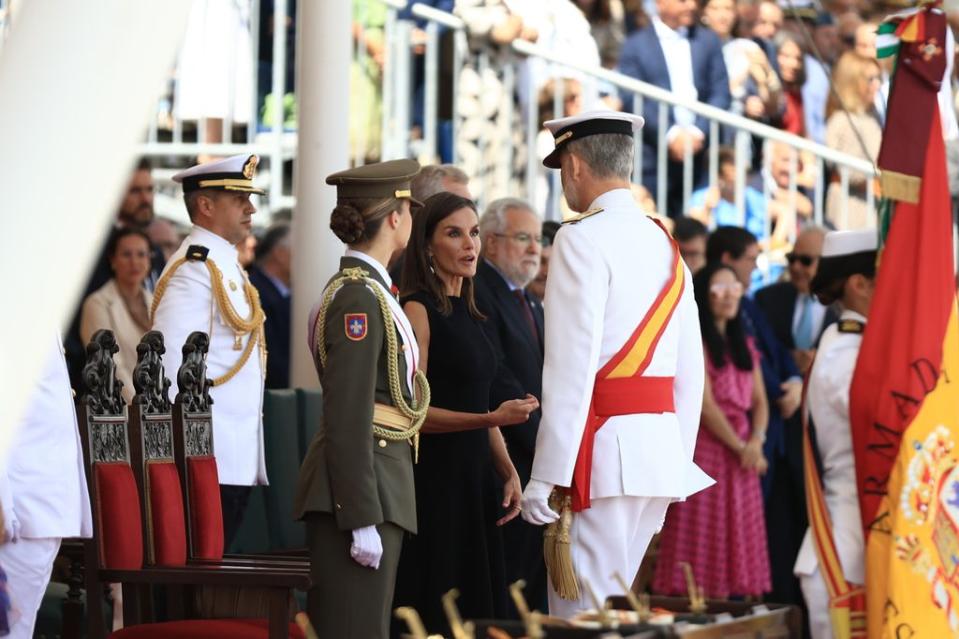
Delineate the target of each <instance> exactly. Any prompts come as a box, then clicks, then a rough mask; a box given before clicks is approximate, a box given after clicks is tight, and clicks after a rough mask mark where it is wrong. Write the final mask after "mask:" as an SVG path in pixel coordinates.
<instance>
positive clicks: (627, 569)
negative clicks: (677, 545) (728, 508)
mask: <svg viewBox="0 0 959 639" xmlns="http://www.w3.org/2000/svg"><path fill="white" fill-rule="evenodd" d="M670 501H671V499H669V498H668V497H628V496H623V497H605V498H602V499H594V500H592V505H591V506H590V507H589V508H588V509H586V510H584V511H582V512H578V513H576V514H575V516H574V517H573V524H572V527H571V528H570V542H571V543H572V557H573V568H574V569H575V570H576V576H577V577H579V580H580V598H579V599H578V600H576V601H567V600H565V599H562V598H560V596H559V595H558V594H556V591H555V590H553V587H552V584H550V588H549V613H550V614H551V615H555V616H557V617H563V618H569V617H572V616H573V615H575V614H576V613H578V612H582V611H584V610H588V609H590V608H594V607H595V606H594V604H593V601H592V599H591V598H590V596H589V593H588V592H587V591H586V589H585V587H583V585H582V584H583V582H588V583H589V585H590V586H591V587H592V588H593V592H595V593H596V597H597V598H598V599H599V602H600V604H601V605H602V603H603V602H604V601H605V600H606V598H607V597H610V596H614V595H622V594H624V593H623V589H622V587H621V586H620V585H619V584H618V583H617V582H616V580H615V579H614V578H613V573H617V572H618V573H619V574H620V575H622V577H623V579H625V580H626V582H627V583H628V584H630V585H631V584H632V581H633V579H634V578H635V577H636V573H637V572H638V571H639V566H640V564H641V563H642V562H643V557H644V556H645V555H646V549H647V548H648V547H649V542H650V540H651V539H652V538H653V535H654V534H656V532H657V531H658V530H659V529H660V528H662V526H663V520H664V519H665V518H666V508H667V507H668V506H669V502H670Z"/></svg>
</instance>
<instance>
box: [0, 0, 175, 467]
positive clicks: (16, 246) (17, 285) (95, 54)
mask: <svg viewBox="0 0 959 639" xmlns="http://www.w3.org/2000/svg"><path fill="white" fill-rule="evenodd" d="M189 9H190V2H189V0H167V1H166V2H156V3H152V2H146V3H142V2H128V1H127V0H98V1H97V2H55V3H54V2H24V3H22V4H21V5H20V6H19V12H18V14H17V19H16V22H15V23H14V24H13V26H12V28H11V29H10V32H9V35H8V38H7V40H6V42H5V43H4V46H3V51H2V53H0V95H2V96H3V99H2V100H0V193H2V194H3V197H2V203H0V221H2V223H3V232H2V233H0V255H3V260H4V262H3V263H4V264H5V265H7V273H6V274H5V276H4V277H3V278H2V280H0V296H2V299H3V300H4V302H5V303H6V306H7V311H6V312H5V313H2V314H0V335H2V336H3V339H2V340H0V388H2V389H3V401H2V402H0V450H4V449H5V448H6V446H7V443H8V442H9V438H10V436H11V434H12V429H13V427H14V425H15V424H17V422H18V421H19V419H20V415H21V411H22V410H23V408H24V405H25V403H26V401H27V398H28V396H29V394H30V392H31V390H32V388H33V385H34V383H35V381H36V378H37V374H38V372H39V370H40V367H41V366H42V364H43V362H44V361H45V359H46V357H47V356H48V353H47V349H48V347H49V345H50V332H51V331H53V330H54V329H57V328H62V327H63V326H64V325H65V324H66V322H68V321H69V319H70V316H71V314H72V313H73V309H74V308H75V307H76V304H77V302H78V298H79V295H80V293H81V291H82V287H83V286H84V285H85V284H86V279H87V274H88V270H89V268H90V266H91V265H92V263H93V260H94V259H95V257H96V255H97V254H98V253H99V251H100V247H101V245H102V242H103V234H104V233H105V232H106V230H107V228H108V227H109V223H110V218H111V217H112V216H113V215H114V213H115V211H116V207H117V202H118V200H119V197H120V193H121V191H122V189H123V188H124V187H125V185H126V183H127V181H128V180H129V177H130V170H131V168H132V166H133V164H134V160H135V157H136V152H137V147H138V145H139V144H140V142H141V141H142V140H143V139H144V137H145V135H146V132H147V123H148V122H149V118H150V117H151V114H152V113H153V108H154V105H155V103H156V99H157V96H158V93H159V91H160V89H161V88H162V86H163V79H164V78H165V77H167V75H168V74H169V72H170V68H171V67H172V65H173V62H174V56H175V55H176V50H177V47H178V46H179V43H180V40H181V39H182V37H183V33H184V31H185V29H186V21H187V15H188V13H189Z"/></svg>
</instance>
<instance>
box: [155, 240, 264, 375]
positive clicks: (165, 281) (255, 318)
mask: <svg viewBox="0 0 959 639" xmlns="http://www.w3.org/2000/svg"><path fill="white" fill-rule="evenodd" d="M187 261H188V260H187V258H186V257H181V258H180V259H178V260H177V261H176V262H174V263H173V264H172V265H171V266H170V268H169V269H168V270H167V272H166V273H164V274H163V277H161V278H160V280H159V281H158V282H157V285H156V289H155V290H154V291H153V306H152V308H151V309H150V317H156V311H157V308H158V307H159V306H160V300H161V299H163V294H164V293H165V292H166V288H167V286H168V285H169V283H170V278H172V277H173V274H174V273H175V272H176V270H177V269H178V268H180V267H181V266H183V264H184V263H185V262H187ZM203 263H204V264H206V268H207V270H208V271H209V272H210V285H211V287H212V290H213V298H214V299H215V300H216V305H217V308H218V309H220V315H222V316H223V321H224V323H225V324H226V325H227V326H229V327H230V328H231V329H233V332H234V333H235V334H236V336H237V337H242V336H244V335H249V336H250V339H249V340H248V341H247V343H246V348H244V349H243V352H242V353H241V354H240V358H239V359H238V360H237V361H236V363H235V364H233V366H231V367H230V368H229V370H227V371H226V372H225V373H224V374H223V375H220V376H219V377H217V378H214V379H212V380H210V381H211V383H212V384H213V385H214V386H222V385H223V384H226V383H227V382H228V381H230V380H231V379H233V378H234V377H235V376H236V374H237V373H239V372H240V370H241V369H242V368H243V367H244V366H246V363H247V361H248V360H249V359H250V355H252V354H253V348H254V346H256V345H257V344H259V345H260V368H261V372H262V373H263V374H266V337H265V336H264V334H263V323H264V321H265V320H266V315H265V314H264V313H263V307H262V306H261V304H260V294H259V292H257V290H256V287H254V286H253V285H252V284H251V283H250V279H249V278H248V277H247V276H246V273H244V274H243V292H244V294H245V295H246V299H247V301H248V302H249V304H250V316H249V318H247V319H244V318H242V317H240V314H239V313H237V312H236V309H235V308H234V307H233V302H231V301H230V296H229V294H227V292H226V287H224V286H223V272H222V271H220V268H219V267H218V266H217V265H216V264H215V263H214V262H213V260H210V259H207V260H205V261H204V262H203Z"/></svg>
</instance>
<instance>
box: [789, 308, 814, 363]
mask: <svg viewBox="0 0 959 639" xmlns="http://www.w3.org/2000/svg"><path fill="white" fill-rule="evenodd" d="M800 299H801V300H802V310H800V312H799V322H798V323H797V324H796V330H794V331H793V341H794V342H796V348H798V349H800V350H809V349H810V348H812V345H813V336H812V297H810V296H809V295H802V296H801V298H800Z"/></svg>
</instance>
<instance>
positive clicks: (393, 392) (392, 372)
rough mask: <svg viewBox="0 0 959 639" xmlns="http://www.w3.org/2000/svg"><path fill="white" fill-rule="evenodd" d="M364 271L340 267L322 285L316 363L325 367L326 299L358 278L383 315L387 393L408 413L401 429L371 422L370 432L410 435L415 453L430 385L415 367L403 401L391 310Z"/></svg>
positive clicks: (381, 435)
mask: <svg viewBox="0 0 959 639" xmlns="http://www.w3.org/2000/svg"><path fill="white" fill-rule="evenodd" d="M367 275H368V273H367V272H366V271H364V270H363V269H362V268H359V267H356V268H346V269H343V271H342V274H341V275H340V277H337V278H336V279H335V280H333V281H332V282H330V285H329V286H328V287H327V289H326V294H325V295H324V296H323V301H322V303H321V304H320V311H319V314H318V315H317V321H316V327H315V329H314V331H315V332H314V334H313V343H314V344H315V346H316V354H317V355H318V356H319V361H320V366H321V367H323V368H325V367H326V346H325V343H324V336H325V335H326V311H327V308H329V306H330V303H331V302H332V301H333V297H334V296H335V295H336V293H337V292H338V291H339V290H340V289H341V288H343V285H344V284H346V283H347V282H362V283H364V284H366V283H367V282H368V283H369V285H368V286H367V288H369V289H371V290H372V291H373V295H374V296H376V301H377V303H378V305H379V307H380V314H381V315H382V316H383V322H384V328H385V329H386V330H384V333H385V340H386V355H387V377H388V378H389V383H390V397H391V398H392V400H393V405H394V406H396V408H397V409H399V411H400V412H401V413H403V415H405V416H406V417H408V418H409V419H410V420H411V422H412V423H411V424H410V427H409V428H408V429H406V430H404V431H396V430H390V429H387V428H382V427H380V426H377V425H376V424H373V434H374V435H376V436H377V437H379V438H381V439H388V440H390V441H405V440H409V439H413V446H414V448H415V449H416V451H417V455H418V454H419V432H420V428H422V427H423V422H424V421H426V411H427V409H429V405H430V385H429V382H427V381H426V375H424V374H423V372H422V371H419V370H417V371H415V372H414V373H413V383H414V386H415V390H416V391H418V393H417V392H414V397H413V402H412V406H411V405H410V404H408V403H407V402H406V398H404V397H403V391H402V386H401V382H402V380H401V379H400V371H399V343H398V341H397V338H396V330H395V329H394V328H393V326H392V325H393V313H392V311H390V306H389V303H388V302H387V301H386V295H385V294H384V293H383V291H382V290H381V289H380V287H379V286H378V285H377V284H376V283H375V282H374V281H373V280H371V279H369V278H368V277H367ZM416 395H419V401H417V400H416Z"/></svg>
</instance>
